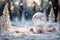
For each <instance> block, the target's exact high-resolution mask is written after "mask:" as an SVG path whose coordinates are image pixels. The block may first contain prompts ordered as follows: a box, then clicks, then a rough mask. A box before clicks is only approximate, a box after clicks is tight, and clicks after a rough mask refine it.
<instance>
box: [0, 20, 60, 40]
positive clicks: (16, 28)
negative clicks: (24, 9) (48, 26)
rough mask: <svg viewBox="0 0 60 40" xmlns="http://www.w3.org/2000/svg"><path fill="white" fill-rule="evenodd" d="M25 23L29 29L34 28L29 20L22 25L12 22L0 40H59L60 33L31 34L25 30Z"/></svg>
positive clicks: (19, 22)
mask: <svg viewBox="0 0 60 40" xmlns="http://www.w3.org/2000/svg"><path fill="white" fill-rule="evenodd" d="M26 23H28V25H29V27H32V28H35V26H34V25H33V22H32V21H31V20H29V21H25V23H24V25H23V24H22V23H21V21H17V22H16V21H13V22H12V27H11V28H10V29H8V31H6V32H4V33H2V34H1V35H0V40H60V32H58V31H54V32H43V33H40V34H37V33H32V32H30V31H29V30H28V31H27V30H26ZM55 26H56V25H55ZM56 28H57V27H56Z"/></svg>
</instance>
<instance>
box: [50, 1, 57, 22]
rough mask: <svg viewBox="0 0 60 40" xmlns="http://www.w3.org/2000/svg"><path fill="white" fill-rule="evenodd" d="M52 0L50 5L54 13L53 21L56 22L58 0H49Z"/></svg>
mask: <svg viewBox="0 0 60 40" xmlns="http://www.w3.org/2000/svg"><path fill="white" fill-rule="evenodd" d="M50 1H52V5H53V10H54V14H55V22H57V17H58V16H57V15H58V0H50Z"/></svg>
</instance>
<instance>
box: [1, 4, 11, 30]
mask: <svg viewBox="0 0 60 40" xmlns="http://www.w3.org/2000/svg"><path fill="white" fill-rule="evenodd" d="M8 13H9V11H8V4H6V5H5V8H4V11H3V15H2V17H3V20H4V29H8V28H9V27H10V26H11V23H10V16H9V14H8Z"/></svg>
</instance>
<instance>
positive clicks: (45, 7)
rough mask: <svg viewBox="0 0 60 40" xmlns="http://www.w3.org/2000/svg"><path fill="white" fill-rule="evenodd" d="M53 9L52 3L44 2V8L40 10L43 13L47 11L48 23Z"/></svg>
mask: <svg viewBox="0 0 60 40" xmlns="http://www.w3.org/2000/svg"><path fill="white" fill-rule="evenodd" d="M51 8H52V4H51V1H48V2H43V4H42V8H41V9H40V11H41V12H44V11H45V13H46V19H47V21H48V15H49V13H50V11H51Z"/></svg>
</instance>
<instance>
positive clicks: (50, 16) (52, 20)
mask: <svg viewBox="0 0 60 40" xmlns="http://www.w3.org/2000/svg"><path fill="white" fill-rule="evenodd" d="M49 22H55V15H54V11H53V8H51V11H50V14H49Z"/></svg>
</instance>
